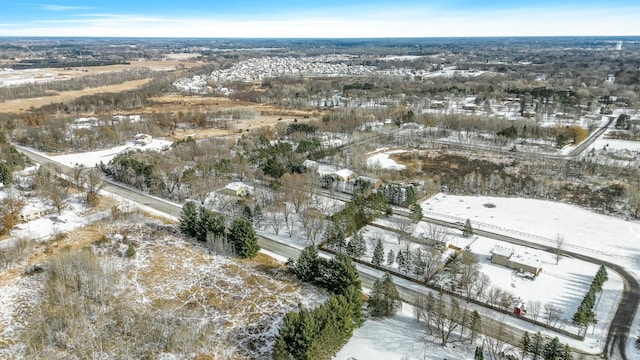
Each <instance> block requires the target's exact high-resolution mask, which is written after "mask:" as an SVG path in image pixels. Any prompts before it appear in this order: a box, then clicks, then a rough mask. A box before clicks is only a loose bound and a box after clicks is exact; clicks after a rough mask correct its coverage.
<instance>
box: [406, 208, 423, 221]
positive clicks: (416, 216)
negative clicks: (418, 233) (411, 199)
mask: <svg viewBox="0 0 640 360" xmlns="http://www.w3.org/2000/svg"><path fill="white" fill-rule="evenodd" d="M409 210H411V222H413V223H414V224H417V223H419V222H420V221H421V220H422V217H423V213H422V206H420V204H413V205H411V206H409Z"/></svg>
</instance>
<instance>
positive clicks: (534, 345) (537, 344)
mask: <svg viewBox="0 0 640 360" xmlns="http://www.w3.org/2000/svg"><path fill="white" fill-rule="evenodd" d="M543 348H544V339H543V338H542V334H540V332H539V331H538V332H537V333H536V334H535V335H533V341H532V342H531V349H530V350H529V352H530V353H531V359H532V360H538V358H539V357H540V356H541V355H542V350H543Z"/></svg>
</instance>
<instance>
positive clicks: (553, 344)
mask: <svg viewBox="0 0 640 360" xmlns="http://www.w3.org/2000/svg"><path fill="white" fill-rule="evenodd" d="M543 356H544V359H545V360H556V359H557V358H559V357H561V356H562V345H560V340H559V339H558V338H557V337H554V338H553V339H551V341H549V342H548V343H547V344H546V345H545V347H544V350H543Z"/></svg>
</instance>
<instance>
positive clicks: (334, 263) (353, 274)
mask: <svg viewBox="0 0 640 360" xmlns="http://www.w3.org/2000/svg"><path fill="white" fill-rule="evenodd" d="M318 282H319V283H320V284H321V285H322V286H323V287H325V288H326V289H327V290H329V291H330V292H332V293H334V294H337V295H340V294H344V292H345V291H346V289H347V288H348V287H349V286H354V287H355V288H356V289H358V290H361V289H362V283H361V282H360V275H359V274H358V270H357V269H356V266H355V265H354V264H353V262H352V261H351V258H349V257H348V256H346V255H344V254H337V255H336V256H335V257H334V258H333V259H331V260H330V261H327V262H325V263H322V265H321V266H320V277H319V278H318Z"/></svg>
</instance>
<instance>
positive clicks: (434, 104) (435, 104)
mask: <svg viewBox="0 0 640 360" xmlns="http://www.w3.org/2000/svg"><path fill="white" fill-rule="evenodd" d="M429 107H430V108H432V109H444V108H445V103H444V101H441V100H433V101H431V103H430V104H429Z"/></svg>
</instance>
